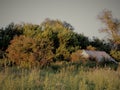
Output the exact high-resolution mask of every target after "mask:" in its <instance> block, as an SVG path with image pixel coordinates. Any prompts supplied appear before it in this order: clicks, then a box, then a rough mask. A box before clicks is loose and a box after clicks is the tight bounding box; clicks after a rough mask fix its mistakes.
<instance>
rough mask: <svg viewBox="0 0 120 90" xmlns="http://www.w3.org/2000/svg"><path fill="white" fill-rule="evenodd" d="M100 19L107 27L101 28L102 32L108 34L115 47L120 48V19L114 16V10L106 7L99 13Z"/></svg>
mask: <svg viewBox="0 0 120 90" xmlns="http://www.w3.org/2000/svg"><path fill="white" fill-rule="evenodd" d="M98 19H100V20H101V21H102V23H104V24H105V28H102V29H100V32H104V33H107V34H108V36H109V40H110V41H111V42H112V43H113V46H114V47H113V48H114V49H115V48H116V49H120V20H118V19H116V18H113V16H112V12H111V11H109V10H106V9H105V10H103V11H102V13H101V14H100V15H98Z"/></svg>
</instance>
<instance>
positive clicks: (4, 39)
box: [0, 23, 23, 51]
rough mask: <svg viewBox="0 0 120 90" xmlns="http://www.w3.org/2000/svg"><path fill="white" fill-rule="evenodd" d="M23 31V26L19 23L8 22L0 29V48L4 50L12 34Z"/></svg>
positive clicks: (15, 34) (19, 33) (16, 34)
mask: <svg viewBox="0 0 120 90" xmlns="http://www.w3.org/2000/svg"><path fill="white" fill-rule="evenodd" d="M22 33H23V27H22V25H20V24H14V23H10V24H9V25H8V26H6V27H5V28H1V29H0V49H1V50H3V51H5V50H6V49H7V47H8V45H9V44H10V41H11V40H12V39H13V38H14V36H19V35H21V34H22Z"/></svg>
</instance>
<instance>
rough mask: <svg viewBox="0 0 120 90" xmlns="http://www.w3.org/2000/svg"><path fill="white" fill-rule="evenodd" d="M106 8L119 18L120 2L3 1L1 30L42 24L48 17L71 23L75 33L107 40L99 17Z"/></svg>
mask: <svg viewBox="0 0 120 90" xmlns="http://www.w3.org/2000/svg"><path fill="white" fill-rule="evenodd" d="M104 9H108V10H110V11H112V14H113V17H115V18H118V19H120V0H0V28H1V27H5V26H6V25H8V24H10V23H11V22H14V23H22V22H25V23H33V24H40V23H41V22H43V21H44V20H45V19H46V18H50V19H53V20H56V19H58V20H61V21H66V22H68V23H70V24H71V25H72V26H73V27H74V28H75V30H74V31H75V32H77V33H82V34H84V35H85V36H88V37H90V38H92V37H93V36H95V37H98V38H101V39H104V38H106V37H105V36H106V35H105V34H102V33H99V31H98V30H99V29H100V28H102V27H103V24H102V23H101V22H100V20H98V19H97V16H98V15H99V14H100V12H102V11H103V10H104Z"/></svg>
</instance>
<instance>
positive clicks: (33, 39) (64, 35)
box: [0, 19, 110, 67]
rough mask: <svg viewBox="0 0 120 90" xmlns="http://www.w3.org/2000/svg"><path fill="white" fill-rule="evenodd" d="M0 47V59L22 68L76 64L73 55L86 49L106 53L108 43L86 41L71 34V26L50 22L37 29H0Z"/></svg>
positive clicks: (19, 26) (23, 26) (15, 26)
mask: <svg viewBox="0 0 120 90" xmlns="http://www.w3.org/2000/svg"><path fill="white" fill-rule="evenodd" d="M0 46H1V47H0V50H1V52H2V53H0V57H1V58H3V59H4V58H6V55H7V58H8V60H10V62H12V63H15V64H16V65H18V66H22V67H24V66H25V67H32V66H35V65H36V64H37V65H41V66H46V65H47V64H50V63H51V62H53V61H54V62H57V61H69V62H70V61H72V60H73V61H76V60H78V58H79V57H77V56H76V52H77V51H78V50H80V49H86V48H87V47H89V49H90V48H92V49H95V48H96V49H97V50H103V51H107V52H109V51H110V45H109V43H106V42H104V41H103V40H99V39H98V38H93V40H92V41H90V40H89V38H88V37H86V36H84V35H83V34H78V33H75V32H74V28H73V27H72V25H71V24H69V23H67V22H62V21H60V20H50V19H46V20H45V21H43V22H42V23H41V24H40V25H36V24H30V23H23V24H14V23H11V24H10V25H8V26H7V27H5V29H3V28H1V29H0ZM90 46H92V47H90ZM93 47H94V48H93ZM6 49H7V50H6ZM74 52H75V53H74ZM6 53H7V54H6ZM3 56H4V57H3ZM80 58H81V57H80ZM79 60H80V59H79ZM82 60H83V61H84V59H83V58H82Z"/></svg>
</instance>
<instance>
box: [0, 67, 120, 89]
mask: <svg viewBox="0 0 120 90" xmlns="http://www.w3.org/2000/svg"><path fill="white" fill-rule="evenodd" d="M0 90H120V67H118V69H117V71H115V70H111V69H110V68H92V69H85V68H83V67H80V68H78V69H75V68H74V67H73V66H70V67H67V68H62V69H60V70H59V71H56V72H55V71H53V70H52V69H38V68H34V69H30V70H29V69H20V68H14V67H11V68H10V67H9V68H7V67H6V68H5V69H4V70H2V71H0Z"/></svg>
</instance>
